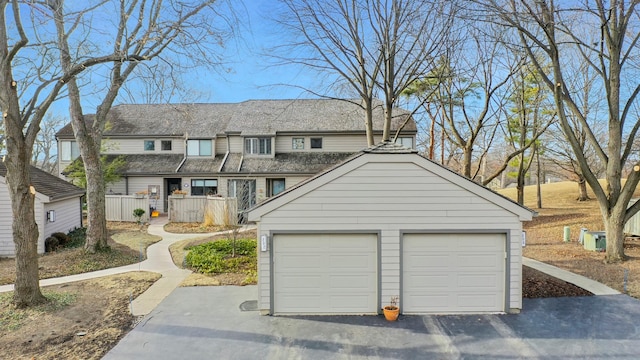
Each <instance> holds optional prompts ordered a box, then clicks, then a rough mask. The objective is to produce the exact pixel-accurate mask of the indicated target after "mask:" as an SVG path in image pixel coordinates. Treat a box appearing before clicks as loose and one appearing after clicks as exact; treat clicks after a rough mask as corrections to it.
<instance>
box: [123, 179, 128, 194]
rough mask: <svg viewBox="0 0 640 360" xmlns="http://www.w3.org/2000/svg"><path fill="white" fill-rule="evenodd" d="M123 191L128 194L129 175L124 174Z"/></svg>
mask: <svg viewBox="0 0 640 360" xmlns="http://www.w3.org/2000/svg"><path fill="white" fill-rule="evenodd" d="M124 193H125V194H127V195H129V176H128V175H125V176H124Z"/></svg>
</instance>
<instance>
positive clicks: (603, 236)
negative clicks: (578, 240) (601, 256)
mask: <svg viewBox="0 0 640 360" xmlns="http://www.w3.org/2000/svg"><path fill="white" fill-rule="evenodd" d="M584 248H585V249H586V250H591V251H605V250H606V248H607V233H606V232H604V231H587V232H585V233H584Z"/></svg>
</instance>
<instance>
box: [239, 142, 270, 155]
mask: <svg viewBox="0 0 640 360" xmlns="http://www.w3.org/2000/svg"><path fill="white" fill-rule="evenodd" d="M244 152H245V154H259V155H269V154H271V138H246V139H244Z"/></svg>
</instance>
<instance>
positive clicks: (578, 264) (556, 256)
mask: <svg viewBox="0 0 640 360" xmlns="http://www.w3.org/2000/svg"><path fill="white" fill-rule="evenodd" d="M535 191H536V189H535V186H527V187H526V188H525V206H527V207H529V208H531V209H534V210H536V211H537V212H538V213H539V215H538V217H536V218H534V219H533V221H531V222H529V223H525V224H524V229H525V230H526V232H527V246H526V247H525V248H524V250H523V254H524V256H527V257H530V258H533V259H536V260H539V261H542V262H545V263H549V264H552V265H555V266H558V267H560V268H563V269H566V270H569V271H572V272H574V273H577V274H580V275H584V276H586V277H588V278H591V279H593V280H596V281H599V282H602V283H604V284H606V285H608V286H609V287H612V288H614V289H617V290H619V291H623V288H624V272H625V269H626V270H627V271H628V284H627V286H628V287H627V292H628V293H629V295H631V296H633V297H636V298H640V241H638V240H634V239H627V241H626V242H625V253H626V254H627V255H628V256H629V257H630V258H629V260H628V261H626V262H624V263H622V264H609V265H607V264H605V263H604V261H603V260H604V255H603V254H602V253H597V252H593V251H588V250H585V249H584V248H583V247H582V245H580V244H579V243H578V237H579V234H580V229H581V228H587V229H588V230H590V231H597V230H604V226H603V221H602V216H601V215H600V210H599V207H598V203H597V201H596V200H589V201H583V202H579V201H576V198H577V196H578V185H577V184H576V183H573V182H560V183H553V184H544V185H542V207H543V208H542V209H536V193H535ZM500 193H501V194H503V195H505V196H507V197H510V198H512V199H515V197H516V190H515V189H503V190H501V191H500ZM589 196H590V197H591V198H594V196H593V193H592V192H591V191H590V192H589ZM635 196H640V189H637V190H636V193H635ZM565 226H569V227H570V232H571V241H570V242H569V243H565V242H563V233H564V232H563V231H564V227H565Z"/></svg>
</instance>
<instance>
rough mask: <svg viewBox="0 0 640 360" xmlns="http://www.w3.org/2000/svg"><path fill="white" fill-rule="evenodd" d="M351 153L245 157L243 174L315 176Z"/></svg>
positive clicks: (283, 154)
mask: <svg viewBox="0 0 640 360" xmlns="http://www.w3.org/2000/svg"><path fill="white" fill-rule="evenodd" d="M352 155H353V153H332V152H317V153H310V152H304V153H281V154H276V155H275V156H274V157H273V158H257V157H245V158H244V160H243V162H242V167H241V172H243V173H308V174H315V173H318V172H320V171H322V170H325V169H327V168H329V167H331V166H333V165H335V164H337V163H340V162H342V161H344V160H345V159H347V158H348V157H350V156H352Z"/></svg>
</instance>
